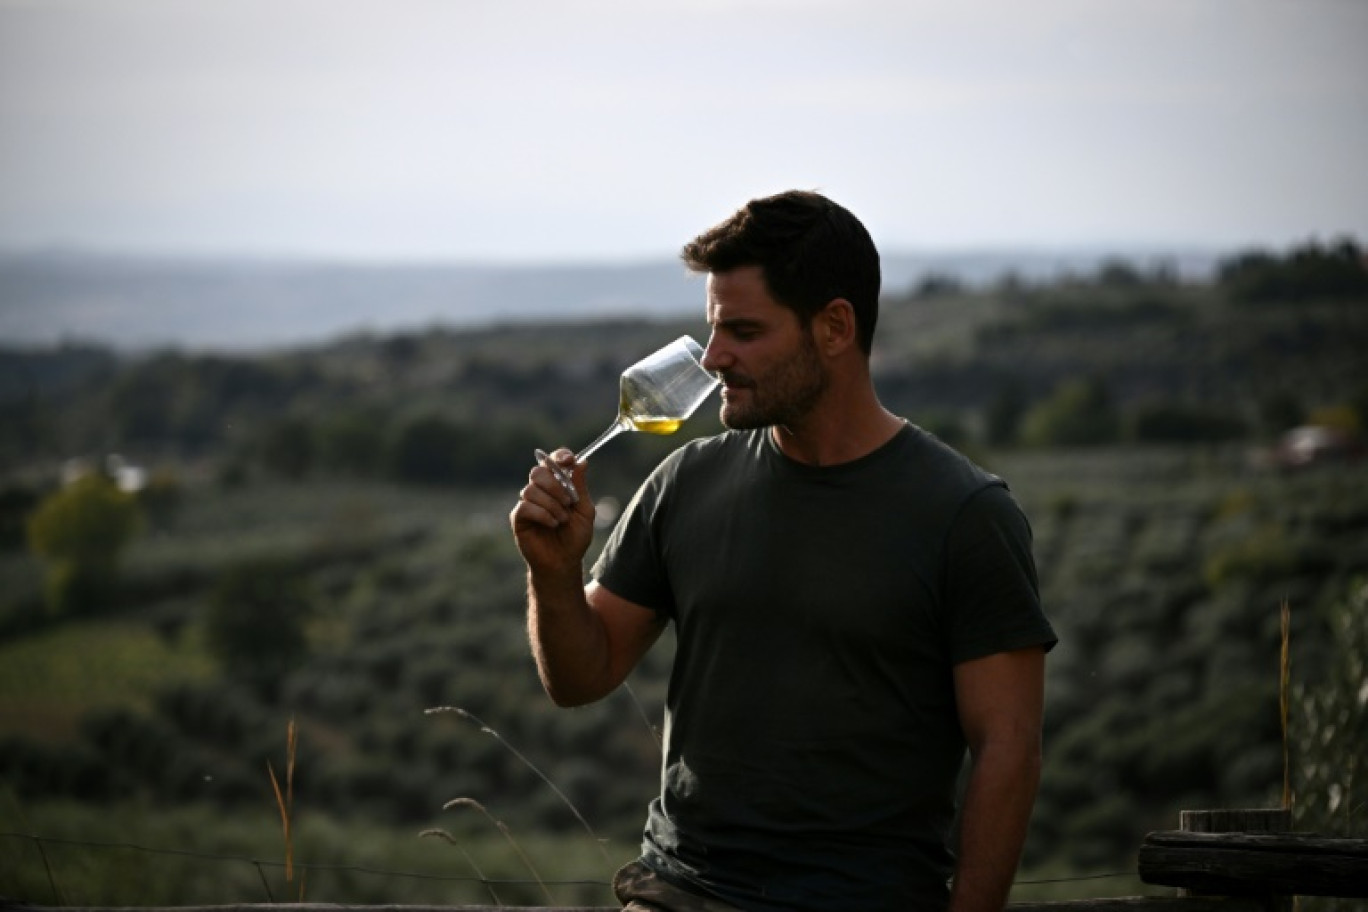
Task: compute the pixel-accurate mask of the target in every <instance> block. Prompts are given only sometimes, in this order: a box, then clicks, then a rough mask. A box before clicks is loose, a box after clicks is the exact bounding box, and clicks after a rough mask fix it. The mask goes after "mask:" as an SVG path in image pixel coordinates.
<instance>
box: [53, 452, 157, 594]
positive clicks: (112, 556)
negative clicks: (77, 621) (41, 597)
mask: <svg viewBox="0 0 1368 912" xmlns="http://www.w3.org/2000/svg"><path fill="white" fill-rule="evenodd" d="M140 522H141V514H140V513H139V510H138V505H137V502H136V501H135V500H134V498H133V495H131V494H128V493H125V492H124V491H121V490H119V488H118V487H117V486H115V484H114V483H113V482H112V481H110V480H109V479H108V478H106V477H104V476H103V475H94V474H92V475H85V476H82V477H81V478H79V479H77V480H76V481H74V482H72V483H71V484H69V485H67V486H66V487H64V488H62V489H61V490H59V491H57V492H56V493H54V494H52V495H51V496H49V497H48V498H47V499H46V500H44V501H43V502H42V503H41V504H40V505H39V507H38V509H37V511H35V512H34V514H33V515H32V516H31V517H30V518H29V523H28V538H29V547H30V548H31V549H32V550H33V552H34V553H35V554H37V555H38V556H39V557H42V558H44V559H45V560H47V561H48V564H49V577H48V590H47V595H48V606H49V607H50V608H51V609H52V611H53V612H54V613H58V614H61V613H77V612H82V611H89V610H92V609H94V608H96V607H99V606H101V605H102V604H103V603H104V601H105V600H107V598H108V596H109V594H110V590H111V588H112V585H113V581H114V579H115V576H116V568H117V564H118V559H119V556H120V554H121V552H122V551H123V550H124V548H125V547H126V546H127V545H128V543H129V541H130V540H131V539H132V538H133V535H134V533H136V532H137V530H138V526H139V524H140Z"/></svg>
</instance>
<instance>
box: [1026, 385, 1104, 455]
mask: <svg viewBox="0 0 1368 912" xmlns="http://www.w3.org/2000/svg"><path fill="white" fill-rule="evenodd" d="M1120 431H1121V419H1120V416H1119V414H1118V412H1117V410H1116V406H1115V404H1114V403H1113V402H1112V396H1111V391H1110V390H1109V389H1108V388H1107V385H1106V383H1104V382H1103V381H1102V380H1100V379H1097V378H1095V377H1094V378H1088V379H1082V380H1068V381H1065V382H1064V383H1061V384H1060V385H1059V386H1057V387H1056V388H1055V391H1054V392H1053V393H1052V394H1051V395H1050V397H1049V398H1048V399H1046V400H1045V401H1044V402H1041V403H1039V404H1037V405H1036V406H1035V407H1033V408H1032V409H1031V410H1030V411H1028V412H1027V413H1026V417H1025V419H1024V422H1023V428H1022V438H1023V440H1024V442H1026V443H1028V444H1031V445H1033V446H1100V445H1102V444H1108V443H1115V442H1116V441H1117V440H1118V439H1119V438H1120V436H1121V434H1120Z"/></svg>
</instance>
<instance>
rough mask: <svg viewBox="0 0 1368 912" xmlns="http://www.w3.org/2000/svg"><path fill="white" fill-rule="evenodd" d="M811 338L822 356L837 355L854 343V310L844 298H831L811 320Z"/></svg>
mask: <svg viewBox="0 0 1368 912" xmlns="http://www.w3.org/2000/svg"><path fill="white" fill-rule="evenodd" d="M812 328H813V334H812V335H813V338H814V339H815V340H816V342H817V347H818V349H820V350H821V351H822V352H823V353H824V354H827V355H837V354H840V353H841V352H842V351H844V350H845V349H847V348H849V347H850V346H852V345H855V344H857V342H856V338H855V337H856V328H855V308H854V307H852V306H851V305H850V302H849V301H847V300H846V299H845V298H832V299H831V300H830V301H828V302H827V305H826V306H825V307H823V308H822V309H821V310H820V311H819V312H818V313H817V316H816V317H815V318H814V320H813V327H812Z"/></svg>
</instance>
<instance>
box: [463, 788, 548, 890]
mask: <svg viewBox="0 0 1368 912" xmlns="http://www.w3.org/2000/svg"><path fill="white" fill-rule="evenodd" d="M458 807H468V808H474V809H475V810H477V811H479V812H480V813H481V814H483V815H484V816H485V819H487V820H488V821H489V822H490V823H492V824H494V826H495V827H497V828H498V830H499V832H500V833H503V837H504V839H505V840H507V841H508V845H509V846H510V847H511V848H512V849H513V851H514V852H515V853H516V854H517V856H518V857H519V858H521V859H522V863H523V864H524V865H526V866H527V870H528V871H530V872H531V874H532V878H533V879H534V880H536V881H537V886H539V887H541V889H542V893H544V894H546V902H547V903H548V904H550V905H554V904H555V900H554V899H553V898H552V896H551V891H550V890H549V889H548V888H547V886H546V882H545V881H544V880H542V876H541V874H540V873H539V872H538V871H537V867H536V865H534V864H532V859H530V858H528V857H527V853H526V852H524V851H523V850H522V846H520V845H518V841H517V840H516V839H514V838H513V831H512V830H510V829H509V828H508V825H507V824H505V823H504V822H503V821H502V820H499V819H498V818H497V817H495V816H494V815H493V814H491V813H489V811H488V810H487V809H486V808H485V806H484V805H483V804H480V802H478V801H476V800H475V799H474V798H453V799H451V800H450V801H448V802H447V803H446V804H444V805H442V810H444V811H449V810H451V809H452V808H458Z"/></svg>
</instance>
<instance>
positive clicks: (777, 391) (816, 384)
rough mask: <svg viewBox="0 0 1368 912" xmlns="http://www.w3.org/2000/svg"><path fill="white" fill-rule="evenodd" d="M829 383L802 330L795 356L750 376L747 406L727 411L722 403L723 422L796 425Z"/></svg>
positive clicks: (738, 426)
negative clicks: (754, 375) (768, 370)
mask: <svg viewBox="0 0 1368 912" xmlns="http://www.w3.org/2000/svg"><path fill="white" fill-rule="evenodd" d="M828 385H829V380H828V379H827V375H826V371H825V370H823V368H822V361H821V358H819V357H818V355H817V343H816V342H814V341H813V339H812V335H811V334H810V333H806V332H805V333H803V335H802V344H801V346H800V347H799V351H798V353H797V355H796V356H795V357H793V358H791V359H789V360H787V361H785V362H783V363H782V364H780V365H779V366H778V367H775V368H774V369H773V370H771V371H770V372H769V373H768V374H766V375H764V376H762V377H755V378H752V385H750V386H749V387H748V389H749V390H750V391H751V393H750V399H751V402H750V403H749V405H748V407H746V408H744V409H740V408H738V409H733V410H732V411H731V412H730V413H729V412H728V408H727V405H726V404H725V403H724V404H723V406H722V409H721V413H720V416H721V418H722V424H723V425H725V426H726V427H728V428H730V429H731V430H734V431H745V430H752V429H755V428H766V427H776V426H778V427H784V426H788V425H792V424H797V423H799V422H800V421H801V420H802V419H803V418H804V417H806V416H807V414H808V412H810V411H812V408H813V406H815V405H816V404H817V402H818V400H820V399H821V398H822V395H823V394H824V393H825V392H826V390H827V386H828Z"/></svg>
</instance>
